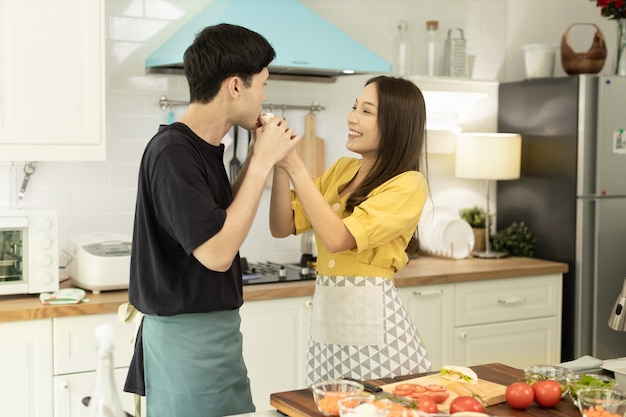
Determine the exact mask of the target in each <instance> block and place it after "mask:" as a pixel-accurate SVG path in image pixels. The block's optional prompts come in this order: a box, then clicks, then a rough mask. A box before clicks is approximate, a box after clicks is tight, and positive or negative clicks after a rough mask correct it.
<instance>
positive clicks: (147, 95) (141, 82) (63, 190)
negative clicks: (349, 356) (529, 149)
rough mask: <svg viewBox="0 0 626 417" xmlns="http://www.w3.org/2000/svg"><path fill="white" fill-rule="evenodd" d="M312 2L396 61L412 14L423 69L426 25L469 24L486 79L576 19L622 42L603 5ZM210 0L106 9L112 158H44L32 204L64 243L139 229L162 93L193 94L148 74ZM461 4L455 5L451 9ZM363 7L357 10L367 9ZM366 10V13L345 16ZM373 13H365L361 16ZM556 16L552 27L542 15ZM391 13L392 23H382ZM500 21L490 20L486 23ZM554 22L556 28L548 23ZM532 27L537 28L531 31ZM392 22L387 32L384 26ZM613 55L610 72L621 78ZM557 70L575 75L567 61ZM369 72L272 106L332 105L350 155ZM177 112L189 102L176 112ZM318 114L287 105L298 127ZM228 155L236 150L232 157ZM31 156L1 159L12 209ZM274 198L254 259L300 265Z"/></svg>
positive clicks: (117, 4) (451, 182)
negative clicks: (272, 231)
mask: <svg viewBox="0 0 626 417" xmlns="http://www.w3.org/2000/svg"><path fill="white" fill-rule="evenodd" d="M303 3H304V4H305V5H307V6H308V7H310V8H311V9H313V10H314V11H316V12H318V13H319V14H320V15H322V16H323V17H325V18H327V19H328V20H330V21H331V22H332V23H334V24H336V25H337V26H338V27H340V28H342V29H343V30H345V31H346V32H348V33H349V34H351V35H352V36H354V37H355V38H357V39H358V40H360V41H361V42H362V43H364V44H365V45H367V46H368V47H369V48H371V49H372V50H374V51H375V52H377V53H378V54H380V55H381V56H382V57H384V58H385V59H387V60H389V61H391V58H392V57H391V48H390V45H391V44H392V40H393V37H394V36H395V33H396V26H397V22H398V20H399V19H400V18H408V17H409V16H415V17H412V18H408V20H409V24H410V31H411V36H412V40H413V43H414V45H415V47H416V49H415V71H416V73H417V74H420V73H423V72H424V67H423V64H422V63H421V61H420V60H419V59H418V57H419V46H420V45H421V44H423V41H424V40H425V36H426V34H425V30H423V29H424V26H425V21H426V20H429V19H438V20H439V21H440V24H441V28H442V29H443V28H451V27H462V28H464V29H465V36H466V38H467V40H468V53H469V54H472V55H475V56H476V60H475V63H474V71H473V77H474V78H475V79H477V80H499V81H512V80H519V79H523V78H524V66H523V55H522V52H521V45H523V44H525V43H530V42H555V43H556V42H558V40H559V39H560V36H561V35H562V33H563V31H564V30H565V28H566V27H567V26H568V25H569V24H571V23H572V22H578V21H584V22H594V23H596V24H597V25H598V26H599V27H600V28H601V29H602V31H603V32H604V33H605V36H606V38H607V40H608V43H609V48H610V45H611V40H613V39H615V25H614V24H613V22H610V21H608V20H606V19H604V18H602V17H600V16H599V13H598V10H597V8H596V7H595V3H594V2H589V1H586V0H579V1H576V2H572V1H565V0H562V1H552V2H550V3H549V4H546V2H542V1H525V2H513V1H507V2H503V1H499V0H490V1H460V0H459V1H455V2H453V5H454V6H455V7H456V9H455V8H452V7H450V5H449V4H447V5H446V6H445V7H444V6H442V5H438V4H436V3H434V4H430V3H429V2H412V1H408V0H406V1H393V2H387V3H382V2H377V1H368V2H356V1H354V2H341V3H340V4H337V2H331V1H316V2H313V1H303ZM205 4H206V2H199V1H181V2H171V3H169V2H155V3H150V2H132V1H107V2H106V7H105V13H106V21H107V24H106V34H107V37H106V50H107V54H106V72H105V74H106V86H107V90H106V130H107V157H106V160H105V161H102V162H69V163H67V162H63V163H59V162H39V163H38V164H37V169H36V171H35V173H34V174H33V175H32V178H31V179H30V182H29V186H28V189H27V191H26V193H25V196H24V198H23V200H22V201H21V204H22V205H23V206H37V207H49V208H54V209H56V210H58V212H59V220H60V227H59V231H60V237H61V242H64V241H65V240H67V238H68V237H69V236H71V235H74V234H77V233H85V232H90V231H94V230H99V231H110V232H115V233H122V234H130V232H131V230H132V215H133V208H134V200H135V182H136V174H137V165H138V161H139V158H140V156H141V152H142V150H143V148H144V146H145V143H146V142H147V140H148V139H149V138H150V137H151V136H152V134H153V132H154V131H155V128H156V126H157V125H158V124H159V123H164V122H166V121H167V118H168V115H167V111H163V110H162V109H161V108H160V106H159V103H158V98H159V96H160V95H166V96H167V97H169V98H171V99H179V100H184V99H185V98H186V96H187V91H186V86H185V82H184V79H183V78H182V77H180V76H176V75H146V74H145V68H144V59H145V57H146V56H147V55H148V54H149V53H150V52H151V51H152V50H154V49H155V48H156V47H157V46H158V45H160V43H162V42H163V41H164V40H166V39H167V38H168V37H169V35H171V34H172V33H174V32H175V31H176V29H177V28H179V27H180V26H182V24H183V23H184V22H185V21H186V20H188V19H189V18H190V17H191V16H193V15H194V14H195V13H197V12H198V11H199V10H200V9H201V8H202V7H204V6H205ZM562 9H566V10H567V13H564V12H563V11H562ZM451 10H452V11H451ZM357 11H358V12H359V13H356V12H357ZM353 14H358V15H359V19H358V20H357V19H354V20H351V19H345V16H352V15H353ZM361 14H364V16H360V15H361ZM543 16H546V17H545V19H546V24H545V25H537V18H538V17H543ZM381 17H382V18H381ZM485 22H488V23H485ZM548 23H549V24H548ZM526 27H528V28H529V29H525V28H526ZM381 28H383V29H381ZM611 59H612V58H611V57H610V58H609V60H608V61H607V64H606V66H605V68H604V70H603V71H602V73H607V74H608V73H610V72H611V68H612V67H613V64H614V63H613V62H612V61H611ZM555 75H557V76H563V75H564V72H563V71H562V68H560V66H559V63H558V60H557V64H556V70H555ZM365 79H367V76H360V75H359V76H352V77H345V78H340V79H339V80H337V82H336V83H334V84H319V83H302V82H293V81H272V82H270V84H269V86H268V101H269V102H274V103H290V104H304V105H307V104H310V103H311V102H317V103H320V104H321V105H322V106H324V110H323V111H320V112H319V113H317V135H318V136H319V137H322V138H324V139H325V140H326V160H327V162H328V161H333V160H335V159H336V158H338V157H339V156H342V155H344V154H346V151H345V148H344V142H345V130H346V128H345V115H346V112H347V111H348V109H349V108H350V106H351V104H352V101H353V98H354V95H355V94H356V92H358V91H359V89H360V88H361V86H362V84H363V82H364V80H365ZM172 110H173V111H174V113H175V114H176V113H178V112H179V111H180V110H181V109H180V108H177V107H173V108H172ZM305 114H306V111H300V112H298V111H292V112H286V113H285V116H286V117H288V118H289V119H290V122H291V123H292V124H293V125H295V126H296V128H297V129H298V130H300V131H302V130H303V125H300V126H298V123H301V121H303V119H304V115H305ZM227 157H228V153H227ZM431 161H432V162H431V164H430V181H431V186H432V192H433V196H434V197H436V198H439V199H440V200H441V201H446V202H449V203H450V204H452V205H455V206H458V207H460V206H469V205H473V204H482V203H483V202H484V196H483V184H482V182H480V181H462V180H457V179H455V178H454V175H453V171H452V159H451V158H450V156H445V155H444V156H434V157H433V159H432V160H431ZM23 167H24V162H23V161H19V162H17V161H16V162H15V164H14V165H12V164H11V163H10V162H2V163H0V206H7V205H10V204H11V203H12V201H13V200H12V198H14V197H13V195H12V194H13V193H12V191H13V190H15V188H16V185H15V184H17V186H19V184H20V183H21V180H22V177H23V172H22V170H23ZM267 207H268V199H267V195H266V196H265V197H264V200H263V201H262V203H261V208H260V210H259V214H258V216H257V221H256V224H255V226H254V228H253V230H252V231H251V234H250V236H249V238H248V239H247V241H246V243H245V244H244V246H243V247H242V250H241V252H242V254H243V255H244V256H246V257H248V258H249V259H251V260H255V261H265V260H273V261H277V262H293V261H294V260H297V259H298V258H299V256H300V241H299V239H298V238H289V239H284V240H277V239H272V238H271V237H270V235H269V231H268V225H267V218H268V215H267V214H268V213H267Z"/></svg>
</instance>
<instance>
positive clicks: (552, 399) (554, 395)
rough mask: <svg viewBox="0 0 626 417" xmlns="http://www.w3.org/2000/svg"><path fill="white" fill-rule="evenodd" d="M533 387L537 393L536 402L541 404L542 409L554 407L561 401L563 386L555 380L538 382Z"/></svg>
mask: <svg viewBox="0 0 626 417" xmlns="http://www.w3.org/2000/svg"><path fill="white" fill-rule="evenodd" d="M532 387H533V392H534V393H535V402H536V403H537V404H539V406H540V407H544V408H549V407H554V406H555V405H556V404H557V403H558V402H559V401H561V393H562V392H561V384H559V382H558V381H555V380H554V379H546V380H545V381H537V382H535V383H534V384H533V385H532Z"/></svg>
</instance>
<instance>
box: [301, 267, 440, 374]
mask: <svg viewBox="0 0 626 417" xmlns="http://www.w3.org/2000/svg"><path fill="white" fill-rule="evenodd" d="M430 370H431V363H430V359H428V354H427V352H426V348H425V347H424V345H423V344H422V342H421V340H420V338H419V335H418V333H417V329H416V327H415V324H414V323H413V321H412V320H411V319H410V318H409V317H408V315H407V312H406V310H405V308H404V305H403V304H402V300H401V299H400V296H399V294H398V290H397V288H396V286H395V285H394V283H393V280H391V279H387V278H381V277H359V276H356V277H343V276H325V275H320V276H318V277H317V280H316V283H315V295H314V297H313V313H312V320H311V338H310V340H309V352H308V357H307V371H306V384H307V386H310V385H311V384H313V383H314V382H317V381H320V380H324V379H341V378H343V377H351V378H356V379H359V380H366V379H378V378H391V377H395V376H400V375H411V374H417V373H422V372H428V371H430Z"/></svg>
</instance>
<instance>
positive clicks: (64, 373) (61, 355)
mask: <svg viewBox="0 0 626 417" xmlns="http://www.w3.org/2000/svg"><path fill="white" fill-rule="evenodd" d="M52 320H53V323H54V326H53V336H52V339H53V341H54V355H53V358H54V360H53V363H54V370H53V372H54V416H55V417H78V416H86V415H87V408H86V407H85V406H84V405H83V404H82V399H83V398H84V397H88V396H91V394H92V393H93V389H94V387H95V381H96V372H95V371H96V362H97V359H96V354H97V340H96V336H95V329H96V327H97V326H99V325H101V324H109V325H111V326H112V327H113V335H114V338H113V366H114V368H115V371H114V373H115V376H114V377H115V383H116V385H117V386H118V394H119V397H120V399H121V401H122V406H123V407H124V410H126V411H127V412H129V413H131V414H133V410H134V397H133V395H132V394H129V393H127V392H124V391H123V387H124V383H125V381H126V374H127V372H128V366H129V365H130V360H131V358H132V355H133V350H134V345H133V344H131V343H130V340H131V339H132V338H133V336H134V334H135V326H134V325H133V324H129V323H124V322H120V321H118V318H117V314H90V315H83V316H72V317H60V318H54V319H52ZM143 407H144V408H143V410H145V401H144V405H143Z"/></svg>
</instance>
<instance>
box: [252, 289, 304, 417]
mask: <svg viewBox="0 0 626 417" xmlns="http://www.w3.org/2000/svg"><path fill="white" fill-rule="evenodd" d="M311 300H312V298H311V297H293V298H282V299H275V300H263V301H247V302H245V303H244V304H243V307H242V308H241V311H240V312H241V333H242V334H243V356H244V359H245V361H246V366H247V368H248V376H249V377H250V386H251V389H252V400H253V401H254V404H255V406H256V409H257V411H264V410H270V409H272V408H273V407H271V406H270V394H271V393H274V392H282V391H291V390H295V389H301V388H304V387H305V377H306V375H305V372H306V357H307V351H308V341H309V333H310V330H309V329H310V326H311V308H312V301H311Z"/></svg>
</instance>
